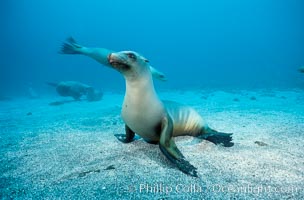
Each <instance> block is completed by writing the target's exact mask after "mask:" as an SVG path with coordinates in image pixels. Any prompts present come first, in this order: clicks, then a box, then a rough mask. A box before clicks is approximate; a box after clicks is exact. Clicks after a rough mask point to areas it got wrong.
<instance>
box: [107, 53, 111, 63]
mask: <svg viewBox="0 0 304 200" xmlns="http://www.w3.org/2000/svg"><path fill="white" fill-rule="evenodd" d="M111 56H112V53H110V54H109V55H108V62H109V63H110V64H111Z"/></svg>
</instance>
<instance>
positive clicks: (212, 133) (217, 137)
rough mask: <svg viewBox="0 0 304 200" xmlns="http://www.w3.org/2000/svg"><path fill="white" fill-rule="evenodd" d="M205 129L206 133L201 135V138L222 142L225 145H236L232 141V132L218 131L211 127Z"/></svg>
mask: <svg viewBox="0 0 304 200" xmlns="http://www.w3.org/2000/svg"><path fill="white" fill-rule="evenodd" d="M204 129H205V130H204V132H205V134H202V135H201V136H199V137H200V138H203V139H205V140H208V141H210V142H212V143H214V144H216V145H218V144H222V145H223V146H224V147H232V146H233V145H234V143H233V142H232V133H222V132H218V131H216V130H213V129H211V128H209V127H207V128H204Z"/></svg>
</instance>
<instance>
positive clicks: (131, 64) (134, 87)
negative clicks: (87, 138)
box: [62, 43, 233, 177]
mask: <svg viewBox="0 0 304 200" xmlns="http://www.w3.org/2000/svg"><path fill="white" fill-rule="evenodd" d="M68 45H70V46H71V44H68V43H66V44H64V46H65V48H64V49H63V52H62V53H70V52H72V51H73V50H72V49H67V48H68V47H69V46H68ZM72 45H77V44H72ZM82 48H84V47H82ZM86 51H90V49H89V48H86ZM89 56H90V57H93V58H94V59H96V60H98V59H99V58H98V57H96V54H95V55H94V56H91V55H90V54H89ZM100 59H104V57H102V58H100ZM108 63H109V64H110V66H111V67H112V68H113V69H115V70H117V71H119V72H120V73H121V74H122V75H123V76H124V78H125V80H126V93H125V97H124V101H123V105H122V112H121V114H122V118H123V120H124V122H125V134H118V135H115V136H116V137H117V138H118V140H120V141H122V142H124V143H129V142H131V141H133V139H134V136H135V133H136V134H138V135H140V136H141V137H142V138H143V139H144V140H146V141H148V142H150V143H156V144H159V147H160V150H161V151H162V152H163V154H164V155H165V156H166V157H167V158H168V159H169V160H170V161H171V162H172V163H173V164H175V165H176V166H177V167H178V168H179V169H180V170H181V171H182V172H184V173H186V174H189V175H191V176H194V177H197V176H198V175H197V169H196V168H195V167H194V166H192V165H191V164H190V163H189V162H188V161H187V160H186V159H185V157H184V156H183V155H182V153H181V152H180V151H179V149H178V148H177V146H176V144H175V142H174V139H173V137H175V136H182V135H190V136H195V137H202V138H204V139H206V140H209V141H211V142H213V143H215V144H219V143H222V144H223V145H224V146H232V145H233V143H232V142H231V141H232V137H231V135H232V134H227V133H220V132H217V131H215V130H213V129H211V128H209V127H208V125H207V124H205V123H204V121H203V119H202V117H201V116H200V115H199V114H198V113H197V112H196V111H195V110H194V109H192V108H189V107H185V106H181V105H180V104H177V103H174V102H162V101H161V100H160V99H159V98H158V96H157V94H156V92H155V89H154V85H153V79H152V74H151V70H150V65H149V64H148V60H147V59H145V58H144V57H143V56H141V55H139V54H138V53H136V52H132V51H122V52H117V53H113V52H109V54H108Z"/></svg>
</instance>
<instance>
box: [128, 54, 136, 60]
mask: <svg viewBox="0 0 304 200" xmlns="http://www.w3.org/2000/svg"><path fill="white" fill-rule="evenodd" d="M127 56H128V57H129V58H131V59H133V60H136V55H135V54H134V53H127Z"/></svg>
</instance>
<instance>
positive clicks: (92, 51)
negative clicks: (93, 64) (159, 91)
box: [59, 37, 167, 81]
mask: <svg viewBox="0 0 304 200" xmlns="http://www.w3.org/2000/svg"><path fill="white" fill-rule="evenodd" d="M114 52H115V51H113V50H109V49H105V48H89V47H84V46H81V45H79V44H77V42H76V41H75V39H74V38H72V37H69V38H67V42H65V43H63V45H62V48H61V51H59V53H62V54H82V55H86V56H89V57H91V58H93V59H94V60H96V61H97V62H99V63H101V64H102V65H105V66H107V67H111V65H110V63H109V62H108V57H107V56H108V55H109V54H110V53H114ZM149 68H150V70H151V73H152V75H153V77H154V78H156V79H158V80H161V81H167V78H166V76H165V75H164V73H162V72H160V71H158V70H157V69H155V68H154V67H152V66H151V65H149Z"/></svg>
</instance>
